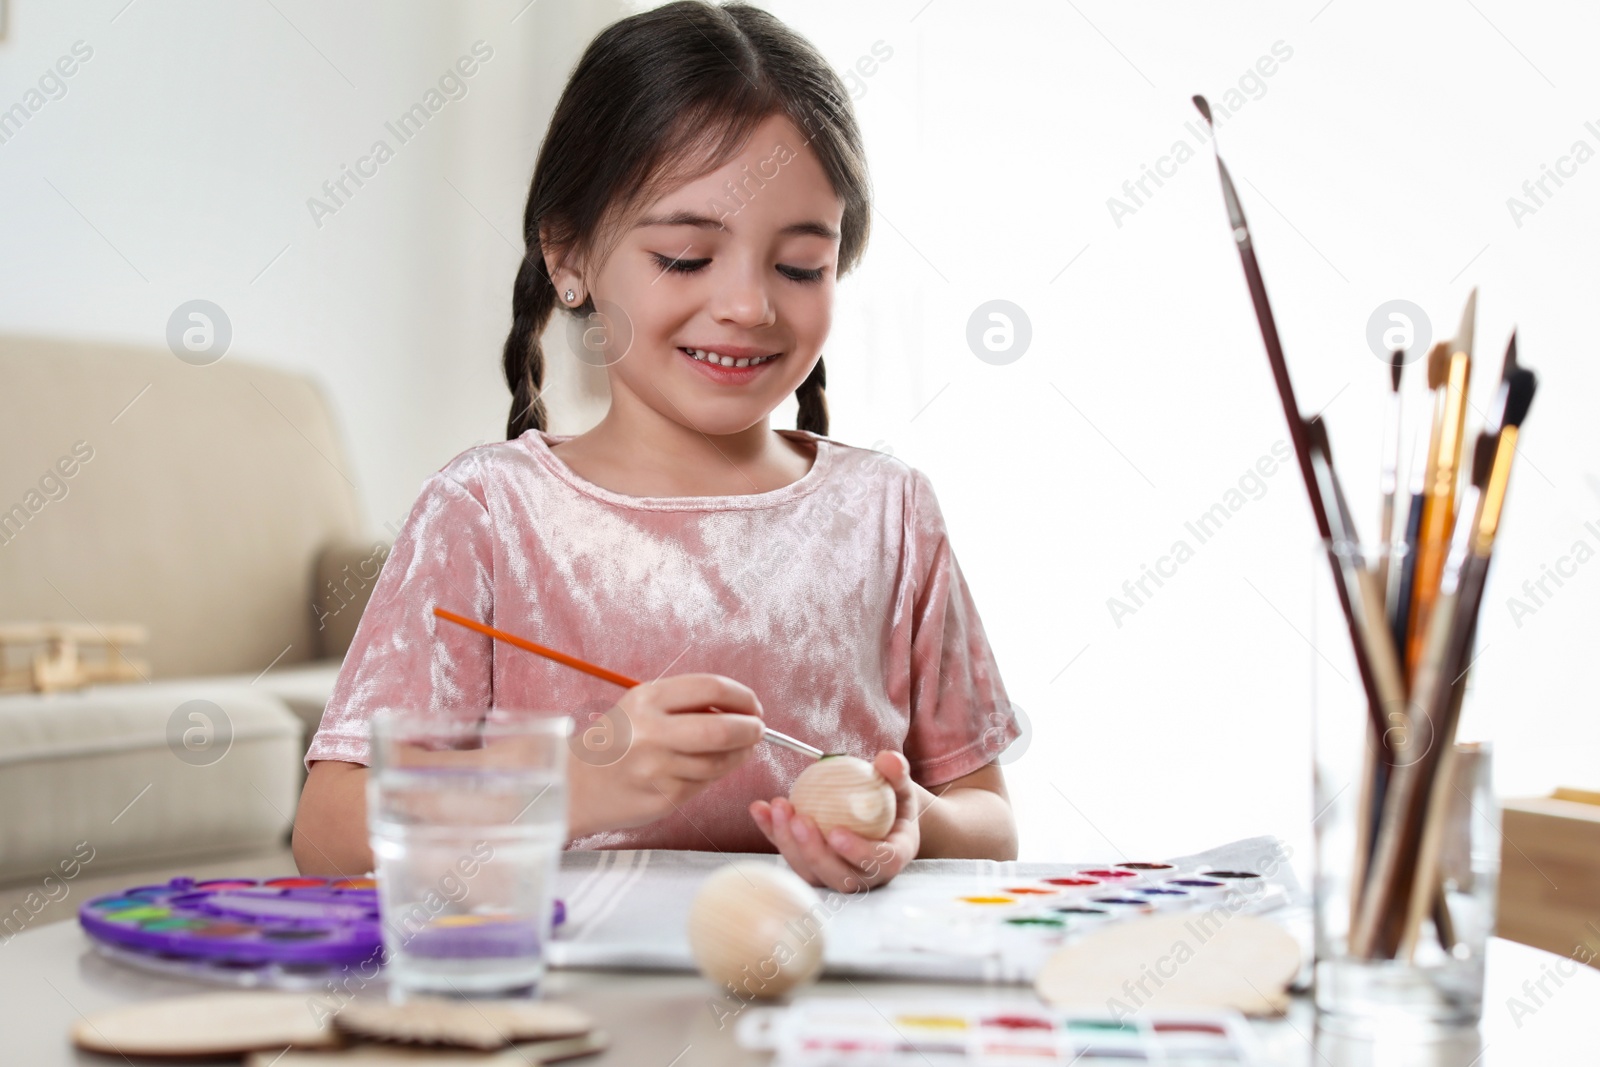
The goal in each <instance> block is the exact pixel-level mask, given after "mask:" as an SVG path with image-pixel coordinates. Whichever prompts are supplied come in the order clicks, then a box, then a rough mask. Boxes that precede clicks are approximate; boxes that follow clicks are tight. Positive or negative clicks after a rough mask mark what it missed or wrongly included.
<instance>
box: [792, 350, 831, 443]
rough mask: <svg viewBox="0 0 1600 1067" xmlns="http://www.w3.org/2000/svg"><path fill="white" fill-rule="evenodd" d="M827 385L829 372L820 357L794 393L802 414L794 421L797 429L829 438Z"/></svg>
mask: <svg viewBox="0 0 1600 1067" xmlns="http://www.w3.org/2000/svg"><path fill="white" fill-rule="evenodd" d="M827 384H828V371H827V369H826V368H825V367H823V365H822V357H821V356H818V357H817V365H816V366H815V367H812V368H811V373H810V374H808V375H806V380H805V381H803V382H801V383H800V388H798V389H796V390H795V392H794V396H795V399H796V400H798V401H799V402H800V413H799V415H798V416H796V418H795V420H794V424H795V429H797V430H808V431H810V432H811V433H814V434H817V435H819V436H821V437H826V436H828V394H827V393H826V391H825V389H826V387H827Z"/></svg>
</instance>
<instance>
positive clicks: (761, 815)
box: [750, 800, 772, 841]
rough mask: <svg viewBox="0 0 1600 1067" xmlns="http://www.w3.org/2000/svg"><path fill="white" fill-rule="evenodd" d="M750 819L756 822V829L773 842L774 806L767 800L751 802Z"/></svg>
mask: <svg viewBox="0 0 1600 1067" xmlns="http://www.w3.org/2000/svg"><path fill="white" fill-rule="evenodd" d="M750 817H751V818H752V819H754V820H755V822H756V829H758V830H760V831H761V832H762V833H764V834H766V835H767V840H769V841H770V840H772V805H770V804H768V803H767V802H766V801H765V800H753V801H751V802H750Z"/></svg>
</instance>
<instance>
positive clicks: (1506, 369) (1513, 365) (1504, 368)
mask: <svg viewBox="0 0 1600 1067" xmlns="http://www.w3.org/2000/svg"><path fill="white" fill-rule="evenodd" d="M1516 369H1517V331H1516V327H1512V329H1511V340H1510V341H1507V342H1506V358H1505V362H1503V363H1501V364H1500V380H1501V381H1502V382H1503V381H1506V380H1508V379H1509V378H1510V377H1511V372H1512V371H1514V370H1516Z"/></svg>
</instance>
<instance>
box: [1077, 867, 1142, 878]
mask: <svg viewBox="0 0 1600 1067" xmlns="http://www.w3.org/2000/svg"><path fill="white" fill-rule="evenodd" d="M1078 873H1079V874H1081V875H1083V876H1084V877H1085V878H1137V877H1139V876H1138V875H1136V874H1134V873H1133V872H1132V871H1113V870H1109V869H1101V870H1093V871H1079V872H1078Z"/></svg>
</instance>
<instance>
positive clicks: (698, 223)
mask: <svg viewBox="0 0 1600 1067" xmlns="http://www.w3.org/2000/svg"><path fill="white" fill-rule="evenodd" d="M645 226H694V227H696V228H697V229H701V230H723V231H726V230H727V227H726V226H724V225H723V224H722V223H721V221H720V220H718V219H714V218H712V217H711V216H709V215H700V214H696V213H695V212H693V211H673V212H670V213H669V214H666V215H651V216H648V217H646V218H642V219H640V220H639V221H638V222H636V223H634V229H640V228H642V227H645ZM778 232H779V233H781V234H783V235H784V236H786V237H787V236H790V235H799V236H803V237H822V238H825V239H827V240H829V241H837V240H838V239H839V231H838V230H835V229H834V228H833V227H831V226H828V225H826V224H825V223H821V222H818V221H816V220H815V219H811V220H808V221H806V222H791V223H790V224H789V225H787V226H785V227H784V228H783V229H781V230H779V231H778Z"/></svg>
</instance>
